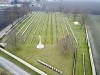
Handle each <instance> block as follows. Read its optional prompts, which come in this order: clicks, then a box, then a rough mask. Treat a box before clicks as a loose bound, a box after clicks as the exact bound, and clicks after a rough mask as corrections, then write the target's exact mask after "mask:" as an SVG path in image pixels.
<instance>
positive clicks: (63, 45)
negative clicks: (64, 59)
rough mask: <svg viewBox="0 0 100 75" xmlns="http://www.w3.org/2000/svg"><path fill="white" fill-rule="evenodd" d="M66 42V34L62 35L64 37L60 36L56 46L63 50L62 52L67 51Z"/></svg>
mask: <svg viewBox="0 0 100 75" xmlns="http://www.w3.org/2000/svg"><path fill="white" fill-rule="evenodd" d="M67 46H68V44H67V36H64V38H61V39H59V40H58V44H57V47H58V49H60V50H62V51H63V52H64V54H66V53H67V50H68V47H67Z"/></svg>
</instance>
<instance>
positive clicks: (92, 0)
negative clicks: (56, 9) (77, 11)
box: [48, 0, 100, 1]
mask: <svg viewBox="0 0 100 75" xmlns="http://www.w3.org/2000/svg"><path fill="white" fill-rule="evenodd" d="M48 1H53V0H48ZM55 1H59V0H55ZM63 1H100V0H63Z"/></svg>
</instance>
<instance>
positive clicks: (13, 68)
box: [0, 56, 30, 75]
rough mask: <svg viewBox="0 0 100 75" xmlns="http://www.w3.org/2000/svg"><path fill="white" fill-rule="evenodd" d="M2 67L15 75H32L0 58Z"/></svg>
mask: <svg viewBox="0 0 100 75" xmlns="http://www.w3.org/2000/svg"><path fill="white" fill-rule="evenodd" d="M0 65H2V66H3V67H4V68H5V69H6V70H8V71H9V72H11V73H12V74H13V75H30V74H29V73H27V72H25V71H24V70H22V69H21V68H19V67H18V66H16V65H15V64H13V63H12V62H10V61H8V60H7V59H5V58H3V57H1V56H0Z"/></svg>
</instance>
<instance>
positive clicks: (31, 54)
mask: <svg viewBox="0 0 100 75" xmlns="http://www.w3.org/2000/svg"><path fill="white" fill-rule="evenodd" d="M32 16H33V17H32ZM31 17H32V18H31ZM33 19H34V20H33ZM66 19H68V22H69V24H70V25H71V28H72V30H73V31H74V33H75V36H76V38H77V40H78V42H79V44H78V45H77V44H76V43H75V41H74V40H73V43H74V45H75V46H76V47H77V49H78V50H77V61H76V75H82V73H83V72H82V53H83V52H84V53H85V58H86V60H85V64H86V74H87V75H92V74H91V66H90V60H89V54H88V47H87V44H86V43H85V28H80V26H75V25H74V24H73V21H72V18H70V17H68V16H66V17H65V15H63V14H60V13H35V12H34V13H33V14H32V15H31V16H30V17H28V19H27V20H26V21H25V22H24V23H23V24H21V26H19V25H20V24H18V25H17V26H16V27H18V26H19V27H18V28H17V29H16V32H15V33H17V32H18V31H19V30H20V29H21V27H23V26H24V25H25V23H27V22H28V21H29V23H31V22H32V23H31V24H30V26H29V28H28V29H27V31H26V32H25V34H24V35H22V36H21V34H22V33H23V32H24V30H25V29H26V28H27V27H28V25H29V23H28V24H26V26H25V27H23V28H22V31H20V33H19V34H18V35H17V39H16V40H17V41H16V44H17V47H18V48H16V47H15V46H14V44H15V42H14V40H15V37H13V36H12V37H11V38H10V39H9V40H10V41H9V44H8V45H7V47H6V50H8V51H9V52H11V53H13V54H14V55H16V56H18V57H20V58H22V59H23V60H25V61H27V62H28V63H30V64H32V65H33V66H35V67H37V68H39V69H40V70H42V71H44V72H45V73H47V74H48V75H59V74H58V73H57V72H55V71H53V70H51V69H49V68H47V67H45V66H43V65H41V64H39V63H38V62H37V60H41V61H43V62H45V63H47V64H49V65H51V66H53V67H55V68H57V69H59V70H61V71H62V74H61V75H72V70H73V53H74V51H73V49H72V48H71V45H70V44H68V49H67V54H64V52H63V50H60V49H58V46H59V45H58V44H57V38H58V40H60V39H62V38H63V37H64V35H67V30H66V27H67V28H68V31H69V33H70V36H71V37H72V38H73V35H72V33H71V30H70V28H69V26H68V23H67V21H66ZM32 20H33V21H32ZM56 21H57V22H56ZM64 22H65V23H64ZM57 30H58V31H57ZM35 32H36V33H35ZM39 35H41V38H42V43H43V44H44V46H45V48H44V49H41V50H39V49H37V48H36V46H37V44H38V36H39ZM7 36H9V35H7ZM20 36H21V37H20ZM26 37H27V40H26V42H25V43H24V44H22V43H21V41H23V39H25V38H26ZM6 38H7V37H6ZM31 40H32V41H31ZM67 41H68V42H69V40H67ZM30 42H31V43H30Z"/></svg>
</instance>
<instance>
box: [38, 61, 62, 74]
mask: <svg viewBox="0 0 100 75" xmlns="http://www.w3.org/2000/svg"><path fill="white" fill-rule="evenodd" d="M38 62H39V63H40V64H42V65H44V66H46V67H48V68H50V69H52V70H54V71H56V72H57V73H59V74H62V71H60V70H58V69H56V68H54V67H52V66H50V65H48V64H46V63H44V62H42V61H40V60H38Z"/></svg>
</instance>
